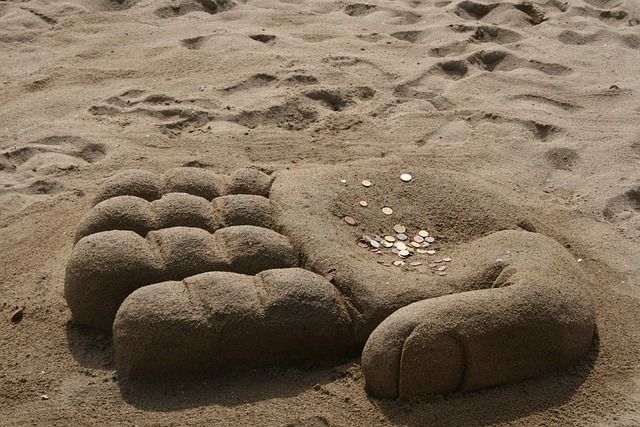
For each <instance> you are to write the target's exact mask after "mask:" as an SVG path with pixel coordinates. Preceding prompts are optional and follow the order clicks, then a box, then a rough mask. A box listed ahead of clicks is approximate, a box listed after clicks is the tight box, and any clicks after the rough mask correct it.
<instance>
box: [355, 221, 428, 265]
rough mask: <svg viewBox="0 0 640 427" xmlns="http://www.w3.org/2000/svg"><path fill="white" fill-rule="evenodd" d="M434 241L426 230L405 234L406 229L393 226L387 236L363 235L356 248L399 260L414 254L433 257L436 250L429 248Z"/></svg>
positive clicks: (399, 225)
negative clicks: (394, 256)
mask: <svg viewBox="0 0 640 427" xmlns="http://www.w3.org/2000/svg"><path fill="white" fill-rule="evenodd" d="M435 240H436V239H435V237H433V236H431V235H429V232H428V231H427V230H419V231H417V232H416V233H414V234H412V233H407V227H405V226H404V225H402V224H396V225H394V226H393V232H389V233H388V234H387V233H372V234H371V235H366V234H365V235H363V236H362V237H361V238H360V240H359V241H358V246H360V247H362V248H366V249H368V250H369V252H373V253H376V254H383V253H385V252H387V253H393V254H396V255H398V256H399V257H400V258H407V257H410V256H413V255H414V254H416V253H418V254H428V255H435V253H436V250H435V249H433V248H429V246H430V245H431V244H433V243H434V242H435ZM428 248H429V249H428Z"/></svg>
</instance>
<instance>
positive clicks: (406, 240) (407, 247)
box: [341, 173, 451, 276]
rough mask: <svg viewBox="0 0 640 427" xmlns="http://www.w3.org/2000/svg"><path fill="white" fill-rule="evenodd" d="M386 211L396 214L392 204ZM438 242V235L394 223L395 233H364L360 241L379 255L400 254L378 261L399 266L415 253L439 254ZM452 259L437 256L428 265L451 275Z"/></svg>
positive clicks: (367, 184) (413, 263) (351, 220)
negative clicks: (435, 244)
mask: <svg viewBox="0 0 640 427" xmlns="http://www.w3.org/2000/svg"><path fill="white" fill-rule="evenodd" d="M400 179H401V180H402V181H403V182H410V181H411V180H412V179H413V177H412V176H411V175H410V174H408V173H403V174H402V175H400ZM341 182H342V183H343V184H344V183H346V180H341ZM361 184H362V186H363V187H366V188H369V187H371V186H372V185H373V183H372V182H371V181H370V180H368V179H365V180H362V181H361ZM358 203H359V205H360V206H361V207H363V208H366V207H367V206H369V202H367V201H366V200H360V201H359V202H358ZM382 213H383V214H384V215H392V214H393V209H392V208H391V207H389V206H384V207H383V208H382ZM344 221H345V222H346V223H347V224H349V225H351V226H355V225H358V222H357V221H356V220H355V218H353V217H351V216H345V217H344ZM435 241H436V239H435V237H434V236H432V235H431V234H430V233H429V232H428V231H427V230H424V229H420V230H417V231H415V232H414V233H409V232H408V231H407V227H406V226H404V225H402V224H396V225H394V226H393V232H389V233H384V232H383V233H371V234H370V235H368V234H365V235H363V236H362V237H361V238H360V239H359V240H358V246H360V247H361V248H364V249H367V250H368V251H369V252H371V253H374V254H378V255H382V254H385V253H386V254H394V255H397V256H398V257H399V258H400V259H399V260H395V261H393V262H391V263H389V262H387V261H378V262H379V263H381V264H383V265H388V266H390V265H394V266H396V267H401V266H403V265H406V264H407V263H406V262H405V261H404V260H405V259H407V258H409V257H413V256H414V255H429V256H434V255H436V249H435V248H434V247H433V246H432V245H433V244H434V242H435ZM449 262H451V258H450V257H445V258H442V259H436V260H435V261H432V262H430V263H429V264H428V265H429V267H430V268H431V269H432V270H433V271H434V273H435V274H437V275H438V276H445V275H446V274H447V271H446V270H447V265H446V264H447V263H449ZM408 264H409V265H410V266H412V267H417V266H420V265H422V262H421V261H410V262H409V263H408Z"/></svg>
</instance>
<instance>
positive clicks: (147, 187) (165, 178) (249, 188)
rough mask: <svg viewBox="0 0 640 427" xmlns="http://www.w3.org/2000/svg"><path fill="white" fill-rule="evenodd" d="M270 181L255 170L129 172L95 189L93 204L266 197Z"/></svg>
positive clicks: (135, 170) (192, 168)
mask: <svg viewBox="0 0 640 427" xmlns="http://www.w3.org/2000/svg"><path fill="white" fill-rule="evenodd" d="M271 182H272V178H271V177H270V176H269V175H267V174H265V173H264V172H261V171H259V170H257V169H254V168H242V169H238V170H236V171H234V172H233V173H232V174H231V175H230V176H226V175H220V174H215V173H212V172H210V171H207V170H205V169H201V168H194V167H180V168H174V169H169V170H168V171H166V172H165V173H164V174H162V175H159V174H155V173H153V172H148V171H145V170H140V169H130V170H126V171H123V172H120V173H119V174H117V175H114V176H113V177H111V178H108V179H107V180H106V181H105V182H104V183H103V184H102V186H101V188H100V189H99V190H98V194H97V195H96V197H95V199H94V204H97V203H100V202H102V201H104V200H107V199H110V198H112V197H116V196H136V197H140V198H141V199H144V200H147V201H153V200H156V199H159V198H160V197H162V195H164V194H169V193H188V194H191V195H194V196H199V197H202V198H204V199H207V200H209V201H210V200H212V199H214V198H216V197H219V196H222V195H225V194H254V195H259V196H265V197H268V196H269V191H270V188H271Z"/></svg>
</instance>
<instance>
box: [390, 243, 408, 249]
mask: <svg viewBox="0 0 640 427" xmlns="http://www.w3.org/2000/svg"><path fill="white" fill-rule="evenodd" d="M393 246H395V247H396V248H398V249H400V250H401V251H404V250H406V249H407V245H405V244H404V243H402V242H395V243H394V244H393Z"/></svg>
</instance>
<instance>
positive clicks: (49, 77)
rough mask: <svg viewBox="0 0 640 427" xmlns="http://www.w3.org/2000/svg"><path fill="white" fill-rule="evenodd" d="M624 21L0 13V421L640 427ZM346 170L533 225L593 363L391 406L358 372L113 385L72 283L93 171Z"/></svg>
mask: <svg viewBox="0 0 640 427" xmlns="http://www.w3.org/2000/svg"><path fill="white" fill-rule="evenodd" d="M639 19H640V7H639V6H638V4H637V3H635V2H633V1H631V0H621V1H608V0H607V1H599V0H588V1H586V2H585V1H580V0H570V1H568V2H561V1H550V2H548V3H543V2H533V3H527V4H521V3H516V2H514V3H511V2H503V3H488V2H484V3H480V2H473V1H454V2H448V1H442V2H440V1H413V2H409V1H407V2H402V1H386V2H385V1H381V2H372V3H368V4H364V3H363V4H356V3H349V2H325V1H312V0H306V1H299V2H276V1H272V0H265V1H247V2H237V3H232V2H220V4H219V5H218V4H216V3H214V2H213V1H202V2H197V1H188V0H182V1H175V2H171V1H164V0H163V1H150V0H141V1H137V2H136V1H129V0H127V1H122V2H110V1H106V0H105V1H99V0H69V1H45V0H39V1H25V2H18V1H4V2H0V58H1V61H0V85H1V86H0V87H2V90H1V91H0V119H1V123H2V126H1V127H0V227H1V228H0V257H1V258H0V265H1V266H2V268H1V269H0V283H1V284H2V286H1V288H0V289H1V290H0V292H1V298H0V300H1V301H2V305H1V308H0V310H1V313H2V320H0V338H1V340H2V344H1V345H0V413H2V414H3V417H2V418H1V419H0V424H3V425H24V424H38V425H95V424H100V425H105V424H115V425H130V424H136V425H149V424H160V425H169V424H176V425H202V424H209V425H251V424H259V425H288V424H292V425H310V426H312V425H315V426H323V425H336V426H341V425H349V426H351V425H487V424H492V425H524V426H528V425H541V424H546V425H588V426H592V425H616V426H617V425H620V426H633V425H638V424H640V367H639V366H638V365H639V364H638V361H639V359H640V354H639V353H640V350H638V348H640V334H639V331H640V328H639V326H638V321H637V319H638V316H639V315H640V306H639V304H638V299H639V298H640V291H639V290H638V286H640V266H639V264H638V262H637V260H638V259H640V246H639V245H638V241H639V239H640V212H639V210H640V196H639V194H640V172H639V170H640V169H639V168H638V163H639V160H640V131H639V129H638V123H639V122H640V120H639V119H640V117H639V116H640V104H639V103H638V101H637V92H638V90H640V81H639V80H638V78H637V76H638V72H640V61H639V60H638V55H639V53H638V49H639V48H640V30H638V28H640V26H639V25H638V24H639V23H640V21H639ZM382 159H384V160H382ZM361 162H367V164H368V165H371V164H373V165H376V164H379V165H380V166H379V167H380V168H384V170H388V173H389V174H395V173H396V172H397V173H398V176H399V173H400V172H405V171H404V170H403V171H396V170H394V169H393V165H397V166H398V167H400V165H403V166H406V165H410V166H411V170H410V172H411V173H412V174H413V175H414V176H415V177H419V176H420V174H421V171H425V172H426V171H427V170H438V169H442V170H448V171H455V172H456V173H460V174H463V175H465V176H467V179H469V180H471V181H477V182H482V183H484V184H483V185H488V186H491V188H493V189H494V190H493V196H492V195H491V194H490V195H488V196H487V197H486V203H487V204H489V205H491V204H494V205H495V209H499V208H500V203H502V201H503V200H506V202H505V203H506V204H507V205H515V206H520V207H522V209H523V210H527V211H529V212H530V213H531V217H532V220H531V221H532V223H533V224H534V225H535V226H536V229H538V231H539V233H540V234H544V235H545V236H547V237H549V238H552V239H555V240H556V241H558V242H559V243H560V244H561V245H563V246H564V247H565V249H566V251H568V252H569V253H570V254H571V255H572V256H573V258H574V259H575V263H576V265H575V268H578V269H580V270H581V272H582V274H583V275H584V277H585V283H584V285H585V286H586V287H587V288H588V290H589V292H590V294H591V298H592V300H593V301H594V303H595V307H596V324H597V332H596V339H595V341H594V345H593V347H592V349H591V350H590V352H589V354H588V355H587V356H586V357H585V358H584V359H583V360H582V361H581V362H579V363H578V364H576V365H574V366H573V367H571V368H569V369H566V370H563V371H561V372H559V373H556V374H554V375H550V376H545V377H543V378H538V379H532V380H527V381H525V382H522V383H518V384H514V385H508V386H501V387H495V388H491V389H487V390H483V391H478V392H467V393H456V394H453V395H447V396H444V397H431V398H425V399H419V400H412V401H408V402H395V401H389V400H378V399H374V398H371V397H369V396H367V394H366V393H365V391H364V379H363V372H362V369H361V367H360V360H359V359H358V358H357V357H356V358H346V359H345V360H343V361H341V362H340V363H338V364H333V365H329V366H326V365H323V366H304V367H296V368H292V369H283V368H273V369H271V370H267V371H266V372H265V371H251V372H249V373H236V374H232V375H229V376H224V377H221V378H219V377H210V378H207V379H203V380H202V381H199V382H196V383H194V382H188V383H182V384H171V385H166V384H165V385H156V384H125V383H124V382H123V381H120V379H119V378H118V376H117V375H115V371H114V369H115V360H114V355H113V346H112V344H111V338H110V337H109V336H108V335H105V334H100V333H99V332H97V331H95V330H89V329H86V328H82V327H79V326H77V325H75V324H74V323H70V322H69V320H70V318H71V317H70V311H69V309H68V307H67V306H66V302H65V300H64V298H63V288H64V274H65V267H66V264H67V262H68V260H69V257H70V255H71V250H72V247H73V245H74V240H75V235H76V227H77V225H78V223H79V222H80V219H81V218H82V216H83V215H84V213H85V212H86V211H87V210H88V209H89V208H90V206H91V204H92V200H93V199H94V197H95V195H96V192H97V188H98V185H99V184H100V183H101V182H102V181H104V180H105V179H107V178H108V177H111V176H113V175H115V174H116V173H118V172H119V171H121V170H123V169H128V168H142V169H146V170H149V171H151V172H154V173H158V174H162V173H164V172H165V171H166V170H168V169H170V168H172V167H176V166H195V167H203V168H206V169H208V170H210V171H212V172H215V173H225V174H228V173H231V172H233V171H234V170H235V169H237V168H240V167H247V166H255V167H258V168H260V169H261V170H263V171H265V172H268V173H274V174H276V175H277V174H278V172H277V171H282V170H290V171H292V172H296V173H299V175H300V177H301V178H300V179H301V181H303V182H304V179H305V173H306V172H305V171H309V173H310V174H311V175H314V176H315V174H317V173H318V171H322V170H323V168H325V167H326V171H329V170H330V167H329V166H334V165H337V164H346V165H356V166H353V167H354V168H356V167H357V165H358V164H360V163H361ZM389 165H391V166H389ZM348 167H351V166H348ZM354 170H355V169H354ZM311 175H309V176H311ZM334 178H335V180H336V182H337V180H339V179H340V178H341V177H339V176H335V177H334ZM364 178H365V177H362V179H364ZM309 197H310V200H312V201H313V195H309ZM412 197H418V196H417V195H412ZM429 197H431V198H437V197H438V194H437V192H436V193H435V194H432V193H430V194H429ZM303 201H304V202H305V203H308V202H309V200H308V199H306V200H302V199H301V202H303ZM429 202H430V200H429V198H426V199H424V200H423V205H424V207H425V209H426V210H428V207H429ZM541 268H544V265H543V266H542V267H541ZM18 307H22V308H23V311H22V317H21V318H20V316H19V315H17V314H16V315H15V316H13V319H14V321H12V320H11V318H12V315H13V314H14V312H15V311H16V309H17V308H18ZM43 395H46V396H47V399H43V398H42V396H43Z"/></svg>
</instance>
